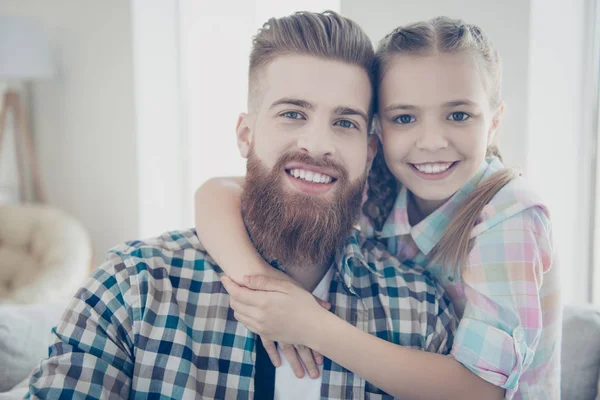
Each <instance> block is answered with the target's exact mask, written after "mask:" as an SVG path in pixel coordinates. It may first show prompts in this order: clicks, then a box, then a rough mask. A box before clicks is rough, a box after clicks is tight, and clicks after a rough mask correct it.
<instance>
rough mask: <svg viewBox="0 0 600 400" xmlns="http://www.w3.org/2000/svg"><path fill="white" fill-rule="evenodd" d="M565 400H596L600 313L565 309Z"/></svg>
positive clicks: (587, 308)
mask: <svg viewBox="0 0 600 400" xmlns="http://www.w3.org/2000/svg"><path fill="white" fill-rule="evenodd" d="M561 358H562V360H561V369H562V372H561V374H562V376H561V392H562V398H563V399H569V400H594V399H595V398H596V392H597V390H598V376H599V372H600V310H599V309H597V308H596V307H594V306H565V308H564V315H563V342H562V356H561Z"/></svg>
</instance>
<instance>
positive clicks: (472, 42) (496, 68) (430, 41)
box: [363, 17, 519, 268]
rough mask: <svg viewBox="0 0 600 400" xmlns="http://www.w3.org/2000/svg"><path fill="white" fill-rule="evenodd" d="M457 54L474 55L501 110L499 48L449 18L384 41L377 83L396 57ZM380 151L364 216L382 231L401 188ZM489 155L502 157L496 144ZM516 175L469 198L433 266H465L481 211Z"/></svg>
mask: <svg viewBox="0 0 600 400" xmlns="http://www.w3.org/2000/svg"><path fill="white" fill-rule="evenodd" d="M459 52H466V53H470V54H472V55H474V56H475V59H476V60H477V61H478V65H479V67H480V69H481V71H482V72H483V73H482V77H483V79H484V82H483V83H484V87H485V88H486V90H487V92H488V93H489V95H490V107H491V108H492V109H495V108H497V107H499V106H500V105H501V103H502V99H501V92H500V86H501V81H502V67H501V63H500V57H499V55H498V52H497V50H496V49H495V48H494V46H493V45H492V42H491V41H490V40H489V38H488V37H487V36H486V35H485V33H484V32H483V31H482V30H481V29H480V28H479V27H477V26H475V25H471V24H466V23H465V22H464V21H462V20H456V19H451V18H448V17H438V18H435V19H432V20H429V21H424V22H418V23H415V24H412V25H408V26H406V27H400V28H397V29H396V30H394V31H393V32H391V33H390V34H388V35H387V36H386V37H384V38H383V39H382V40H381V42H380V43H379V47H378V49H377V52H376V71H377V76H378V81H377V82H378V85H381V82H382V80H383V76H384V75H385V73H386V69H387V68H388V67H389V63H390V60H391V59H392V57H393V56H395V55H399V54H416V55H428V54H432V53H433V54H435V53H459ZM382 150H383V149H382V147H381V143H380V144H379V146H378V151H377V155H376V156H375V160H374V161H373V166H372V168H371V171H370V173H369V178H368V179H369V189H368V199H367V201H366V202H365V204H364V206H363V213H364V214H365V215H366V216H367V217H369V219H370V220H371V221H372V223H373V226H374V228H375V230H377V231H380V230H381V229H382V228H383V224H384V223H385V220H386V219H387V216H388V215H389V213H390V211H391V210H392V207H393V205H394V201H395V199H396V197H397V195H398V191H399V189H400V183H399V182H398V181H397V179H396V177H395V176H394V175H393V174H392V173H391V171H390V170H389V168H388V167H387V164H386V162H385V158H384V155H383V151H382ZM489 156H497V157H498V158H500V159H502V157H501V156H500V153H499V151H498V149H497V148H496V146H494V145H490V146H489V147H488V149H487V153H486V157H489ZM518 175H519V174H518V173H517V172H516V171H515V170H512V169H508V168H507V169H503V170H501V171H498V172H496V173H494V174H493V175H491V176H490V177H488V178H487V179H486V180H485V181H483V182H482V183H481V184H480V185H479V186H478V187H477V188H476V189H475V190H474V191H473V192H472V193H471V194H470V195H469V196H468V197H467V199H466V200H465V203H464V204H463V205H462V207H461V208H460V210H459V212H458V213H457V214H456V215H455V216H454V218H453V219H452V220H451V221H450V224H449V225H448V227H447V229H446V230H445V232H444V234H443V235H442V238H441V239H440V241H439V242H438V244H437V245H436V246H435V247H434V248H433V249H432V251H431V253H430V254H429V255H430V259H431V262H432V263H442V264H443V265H447V266H452V267H454V268H459V267H461V266H464V265H465V264H466V261H467V258H468V255H469V252H470V250H471V248H472V246H473V240H472V239H471V231H472V229H473V227H474V226H475V224H476V222H477V219H478V218H479V216H480V214H481V212H482V210H483V208H484V207H485V205H486V204H487V203H489V201H490V200H491V199H492V197H494V196H495V195H496V193H498V191H500V189H502V188H503V187H504V186H505V185H506V184H507V183H509V182H510V181H511V180H513V179H514V178H515V177H517V176H518Z"/></svg>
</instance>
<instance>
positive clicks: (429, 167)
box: [413, 163, 453, 174]
mask: <svg viewBox="0 0 600 400" xmlns="http://www.w3.org/2000/svg"><path fill="white" fill-rule="evenodd" d="M452 164H453V163H439V164H413V165H414V166H415V168H416V169H418V170H419V171H421V172H424V173H426V174H439V173H442V172H444V171H446V170H447V169H448V168H450V167H451V166H452Z"/></svg>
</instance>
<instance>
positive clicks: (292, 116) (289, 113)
mask: <svg viewBox="0 0 600 400" xmlns="http://www.w3.org/2000/svg"><path fill="white" fill-rule="evenodd" d="M281 116H282V117H285V118H289V119H304V117H303V116H302V114H300V113H299V112H297V111H286V112H284V113H283V114H281Z"/></svg>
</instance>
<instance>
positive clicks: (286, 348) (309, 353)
mask: <svg viewBox="0 0 600 400" xmlns="http://www.w3.org/2000/svg"><path fill="white" fill-rule="evenodd" d="M260 340H261V341H262V342H263V347H264V348H265V350H266V351H267V354H268V355H269V358H270V359H271V362H272V363H273V365H274V366H275V367H279V366H281V359H280V358H279V352H278V351H277V346H279V349H280V350H281V352H282V353H283V356H284V357H285V359H286V360H287V361H288V362H289V363H290V366H291V367H292V370H293V371H294V375H296V377H297V378H299V379H302V378H304V370H305V369H306V372H308V376H310V377H311V378H313V379H316V378H318V377H319V368H318V367H317V365H322V364H323V356H322V355H321V354H320V353H318V352H316V351H314V350H311V349H309V348H308V347H306V346H303V345H296V346H294V345H293V344H288V343H282V342H279V343H277V345H276V344H275V342H273V341H272V340H268V339H264V338H262V337H261V338H260ZM300 360H302V361H300Z"/></svg>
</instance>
